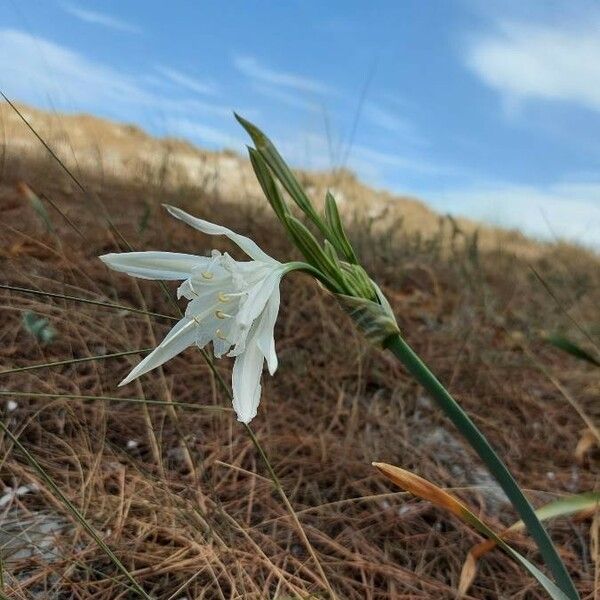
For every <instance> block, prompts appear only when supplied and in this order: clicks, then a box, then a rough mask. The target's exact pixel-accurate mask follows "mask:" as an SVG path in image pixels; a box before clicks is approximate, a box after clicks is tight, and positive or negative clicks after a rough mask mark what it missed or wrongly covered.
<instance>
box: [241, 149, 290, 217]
mask: <svg viewBox="0 0 600 600" xmlns="http://www.w3.org/2000/svg"><path fill="white" fill-rule="evenodd" d="M248 154H249V155H250V163H251V164H252V168H253V169H254V174H255V175H256V178H257V179H258V183H259V184H260V187H261V188H262V191H263V193H264V194H265V196H266V197H267V200H268V201H269V204H270V205H271V207H272V208H273V210H274V211H275V214H276V215H277V217H278V219H279V220H280V221H281V222H282V223H283V224H284V225H286V216H287V215H288V214H289V213H290V210H289V208H288V207H287V204H286V203H285V201H284V200H283V197H282V196H281V192H280V191H279V188H278V187H277V183H276V182H275V180H274V179H273V176H272V175H271V171H269V167H268V166H267V163H266V162H265V161H264V159H263V157H262V156H261V155H260V153H259V152H258V151H257V150H255V149H254V148H251V147H250V146H248Z"/></svg>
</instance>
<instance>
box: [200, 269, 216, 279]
mask: <svg viewBox="0 0 600 600" xmlns="http://www.w3.org/2000/svg"><path fill="white" fill-rule="evenodd" d="M214 276H215V275H214V273H211V272H210V271H203V273H202V277H204V279H212V278H213V277H214Z"/></svg>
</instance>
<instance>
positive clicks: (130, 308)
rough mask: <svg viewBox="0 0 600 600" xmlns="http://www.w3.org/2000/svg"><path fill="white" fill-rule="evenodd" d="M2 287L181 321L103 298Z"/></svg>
mask: <svg viewBox="0 0 600 600" xmlns="http://www.w3.org/2000/svg"><path fill="white" fill-rule="evenodd" d="M0 289H3V290H11V291H13V292H19V293H22V294H35V295H37V296H47V297H48V298H61V299H62V300H72V301H73V302H80V303H81V304H93V305H94V306H102V307H104V308H114V309H116V310H126V311H128V312H133V313H139V314H141V315H149V316H151V317H158V318H160V319H169V320H170V321H179V319H178V318H177V317H173V316H171V315H163V314H162V313H157V312H150V311H147V310H143V309H141V308H133V307H131V306H123V305H121V304H113V303H112V302H102V301H101V300H92V299H91V298H80V297H79V296H69V295H67V294H58V293H56V292H44V291H41V290H33V289H31V288H22V287H18V286H14V285H6V284H3V283H0Z"/></svg>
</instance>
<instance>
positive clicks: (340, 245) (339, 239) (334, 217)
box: [325, 191, 358, 264]
mask: <svg viewBox="0 0 600 600" xmlns="http://www.w3.org/2000/svg"><path fill="white" fill-rule="evenodd" d="M325 219H326V221H327V225H328V226H329V230H330V231H331V233H332V234H333V236H334V237H335V242H334V241H333V240H331V241H332V243H333V244H334V245H335V246H336V248H337V249H338V250H340V251H341V252H342V254H343V255H344V256H345V257H346V260H348V261H350V262H351V263H353V264H357V263H358V260H357V258H356V254H355V253H354V249H353V248H352V244H350V240H349V239H348V236H347V235H346V232H345V231H344V226H343V225H342V220H341V218H340V213H339V211H338V207H337V203H336V201H335V198H334V197H333V196H332V194H331V192H329V191H328V192H327V195H326V196H325Z"/></svg>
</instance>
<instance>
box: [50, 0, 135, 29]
mask: <svg viewBox="0 0 600 600" xmlns="http://www.w3.org/2000/svg"><path fill="white" fill-rule="evenodd" d="M60 6H61V8H62V9H63V10H64V11H65V12H67V13H69V14H70V15H71V16H73V17H75V18H77V19H79V20H80V21H84V22H85V23H91V24H92V25H100V26H102V27H107V28H108V29H114V30H115V31H122V32H124V33H141V29H140V28H139V27H137V26H136V25H133V24H131V23H127V22H126V21H123V20H121V19H118V18H117V17H113V16H112V15H108V14H106V13H102V12H97V11H93V10H87V9H83V8H80V7H79V6H74V5H73V4H69V3H66V2H64V3H61V5H60Z"/></svg>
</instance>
